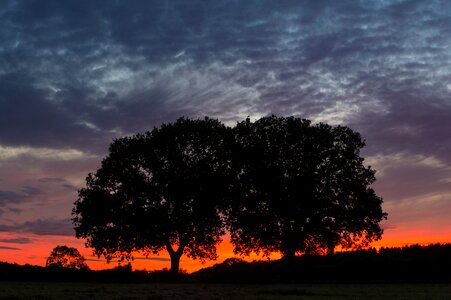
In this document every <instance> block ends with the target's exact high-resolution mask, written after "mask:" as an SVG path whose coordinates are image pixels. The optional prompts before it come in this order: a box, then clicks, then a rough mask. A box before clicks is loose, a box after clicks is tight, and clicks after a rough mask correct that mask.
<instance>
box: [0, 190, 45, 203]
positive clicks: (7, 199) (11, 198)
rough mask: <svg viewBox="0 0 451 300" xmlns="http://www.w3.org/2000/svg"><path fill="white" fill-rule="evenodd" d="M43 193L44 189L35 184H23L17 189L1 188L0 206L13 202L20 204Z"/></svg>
mask: <svg viewBox="0 0 451 300" xmlns="http://www.w3.org/2000/svg"><path fill="white" fill-rule="evenodd" d="M43 193H44V192H43V191H42V190H40V189H38V188H36V187H33V186H22V187H21V188H19V189H18V190H17V191H2V190H0V207H5V206H9V205H11V204H20V203H23V202H26V201H27V200H30V199H33V197H36V196H38V195H41V194H43Z"/></svg>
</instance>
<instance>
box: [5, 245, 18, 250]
mask: <svg viewBox="0 0 451 300" xmlns="http://www.w3.org/2000/svg"><path fill="white" fill-rule="evenodd" d="M0 250H21V249H20V248H16V247H8V246H0Z"/></svg>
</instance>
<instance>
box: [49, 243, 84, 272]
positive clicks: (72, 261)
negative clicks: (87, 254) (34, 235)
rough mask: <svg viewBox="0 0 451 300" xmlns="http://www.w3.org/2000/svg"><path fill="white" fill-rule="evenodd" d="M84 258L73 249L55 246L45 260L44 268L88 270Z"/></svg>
mask: <svg viewBox="0 0 451 300" xmlns="http://www.w3.org/2000/svg"><path fill="white" fill-rule="evenodd" d="M85 261H86V260H85V258H84V257H83V255H81V254H80V252H79V251H78V250H77V249H76V248H73V247H68V246H56V247H55V248H53V250H52V253H50V256H49V257H48V258H47V261H46V263H45V266H46V267H48V268H69V269H79V270H85V269H89V268H88V265H87V264H86V262H85Z"/></svg>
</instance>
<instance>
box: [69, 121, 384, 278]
mask: <svg viewBox="0 0 451 300" xmlns="http://www.w3.org/2000/svg"><path fill="white" fill-rule="evenodd" d="M364 145H365V143H364V141H363V140H362V138H361V137H360V135H359V134H358V133H356V132H354V131H352V130H351V129H350V128H348V127H343V126H334V127H333V126H329V125H327V124H322V123H320V124H316V125H312V124H311V123H310V121H308V120H305V119H300V118H296V117H287V118H285V117H276V116H269V117H263V118H261V119H259V120H257V121H255V122H251V121H250V119H249V118H248V119H246V120H244V121H241V122H239V123H237V125H236V126H235V127H233V128H229V127H226V126H224V125H223V124H222V123H221V122H219V121H218V120H214V119H210V118H205V119H196V120H192V119H187V118H180V119H178V120H177V121H175V122H174V123H168V124H163V125H161V126H160V127H156V128H154V129H153V130H152V131H150V132H146V133H144V134H136V135H134V136H130V137H123V138H118V139H116V140H114V141H113V142H112V144H111V145H110V148H109V154H108V156H107V157H106V158H104V159H103V161H102V164H101V167H100V168H99V169H98V170H97V171H96V172H95V173H93V174H89V175H88V177H87V178H86V187H85V188H82V189H80V190H79V197H78V199H77V201H76V202H75V206H74V209H73V216H74V217H73V222H74V225H75V230H76V235H77V237H79V238H80V237H81V238H86V239H87V246H89V247H92V248H94V252H95V253H96V254H97V255H98V256H102V255H103V256H104V257H105V258H106V259H107V260H111V259H112V258H115V257H119V258H120V259H130V258H132V255H133V253H135V252H139V251H140V252H142V253H143V254H144V255H149V254H157V253H159V252H160V251H163V250H166V251H167V252H168V253H169V255H170V257H171V270H172V271H173V272H178V269H179V262H180V257H181V256H182V255H183V254H185V255H187V256H188V257H191V258H194V259H200V260H202V261H203V260H206V259H215V258H216V257H217V252H216V245H217V244H218V243H219V242H220V241H221V236H223V235H224V234H225V232H226V230H228V231H229V232H230V235H231V242H232V243H233V245H234V247H235V248H234V251H235V252H236V253H239V254H249V253H251V252H263V253H264V254H266V255H268V254H269V253H271V252H281V253H282V254H283V255H284V256H286V257H293V256H294V255H295V254H296V253H326V252H331V251H333V249H334V248H335V247H337V246H341V247H344V248H359V247H364V246H367V245H368V244H369V243H370V242H371V241H374V240H377V239H380V238H381V235H382V229H381V227H380V226H379V222H380V221H381V220H382V219H384V218H386V214H385V213H384V212H383V211H382V208H381V204H382V199H381V198H380V197H378V196H377V195H376V193H375V192H374V190H373V189H372V188H371V184H372V183H373V182H374V180H375V176H374V174H375V171H374V170H373V169H371V167H366V166H364V164H363V162H364V159H363V158H362V157H361V156H360V149H361V148H362V147H364Z"/></svg>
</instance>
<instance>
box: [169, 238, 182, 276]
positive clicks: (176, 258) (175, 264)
mask: <svg viewBox="0 0 451 300" xmlns="http://www.w3.org/2000/svg"><path fill="white" fill-rule="evenodd" d="M184 248H185V247H184V246H183V245H180V246H179V248H178V249H177V251H175V250H174V249H173V248H172V246H171V244H170V243H169V242H168V243H166V250H167V251H168V253H169V256H170V257H171V270H170V271H171V273H173V274H178V273H179V269H180V257H182V254H183V249H184Z"/></svg>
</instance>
